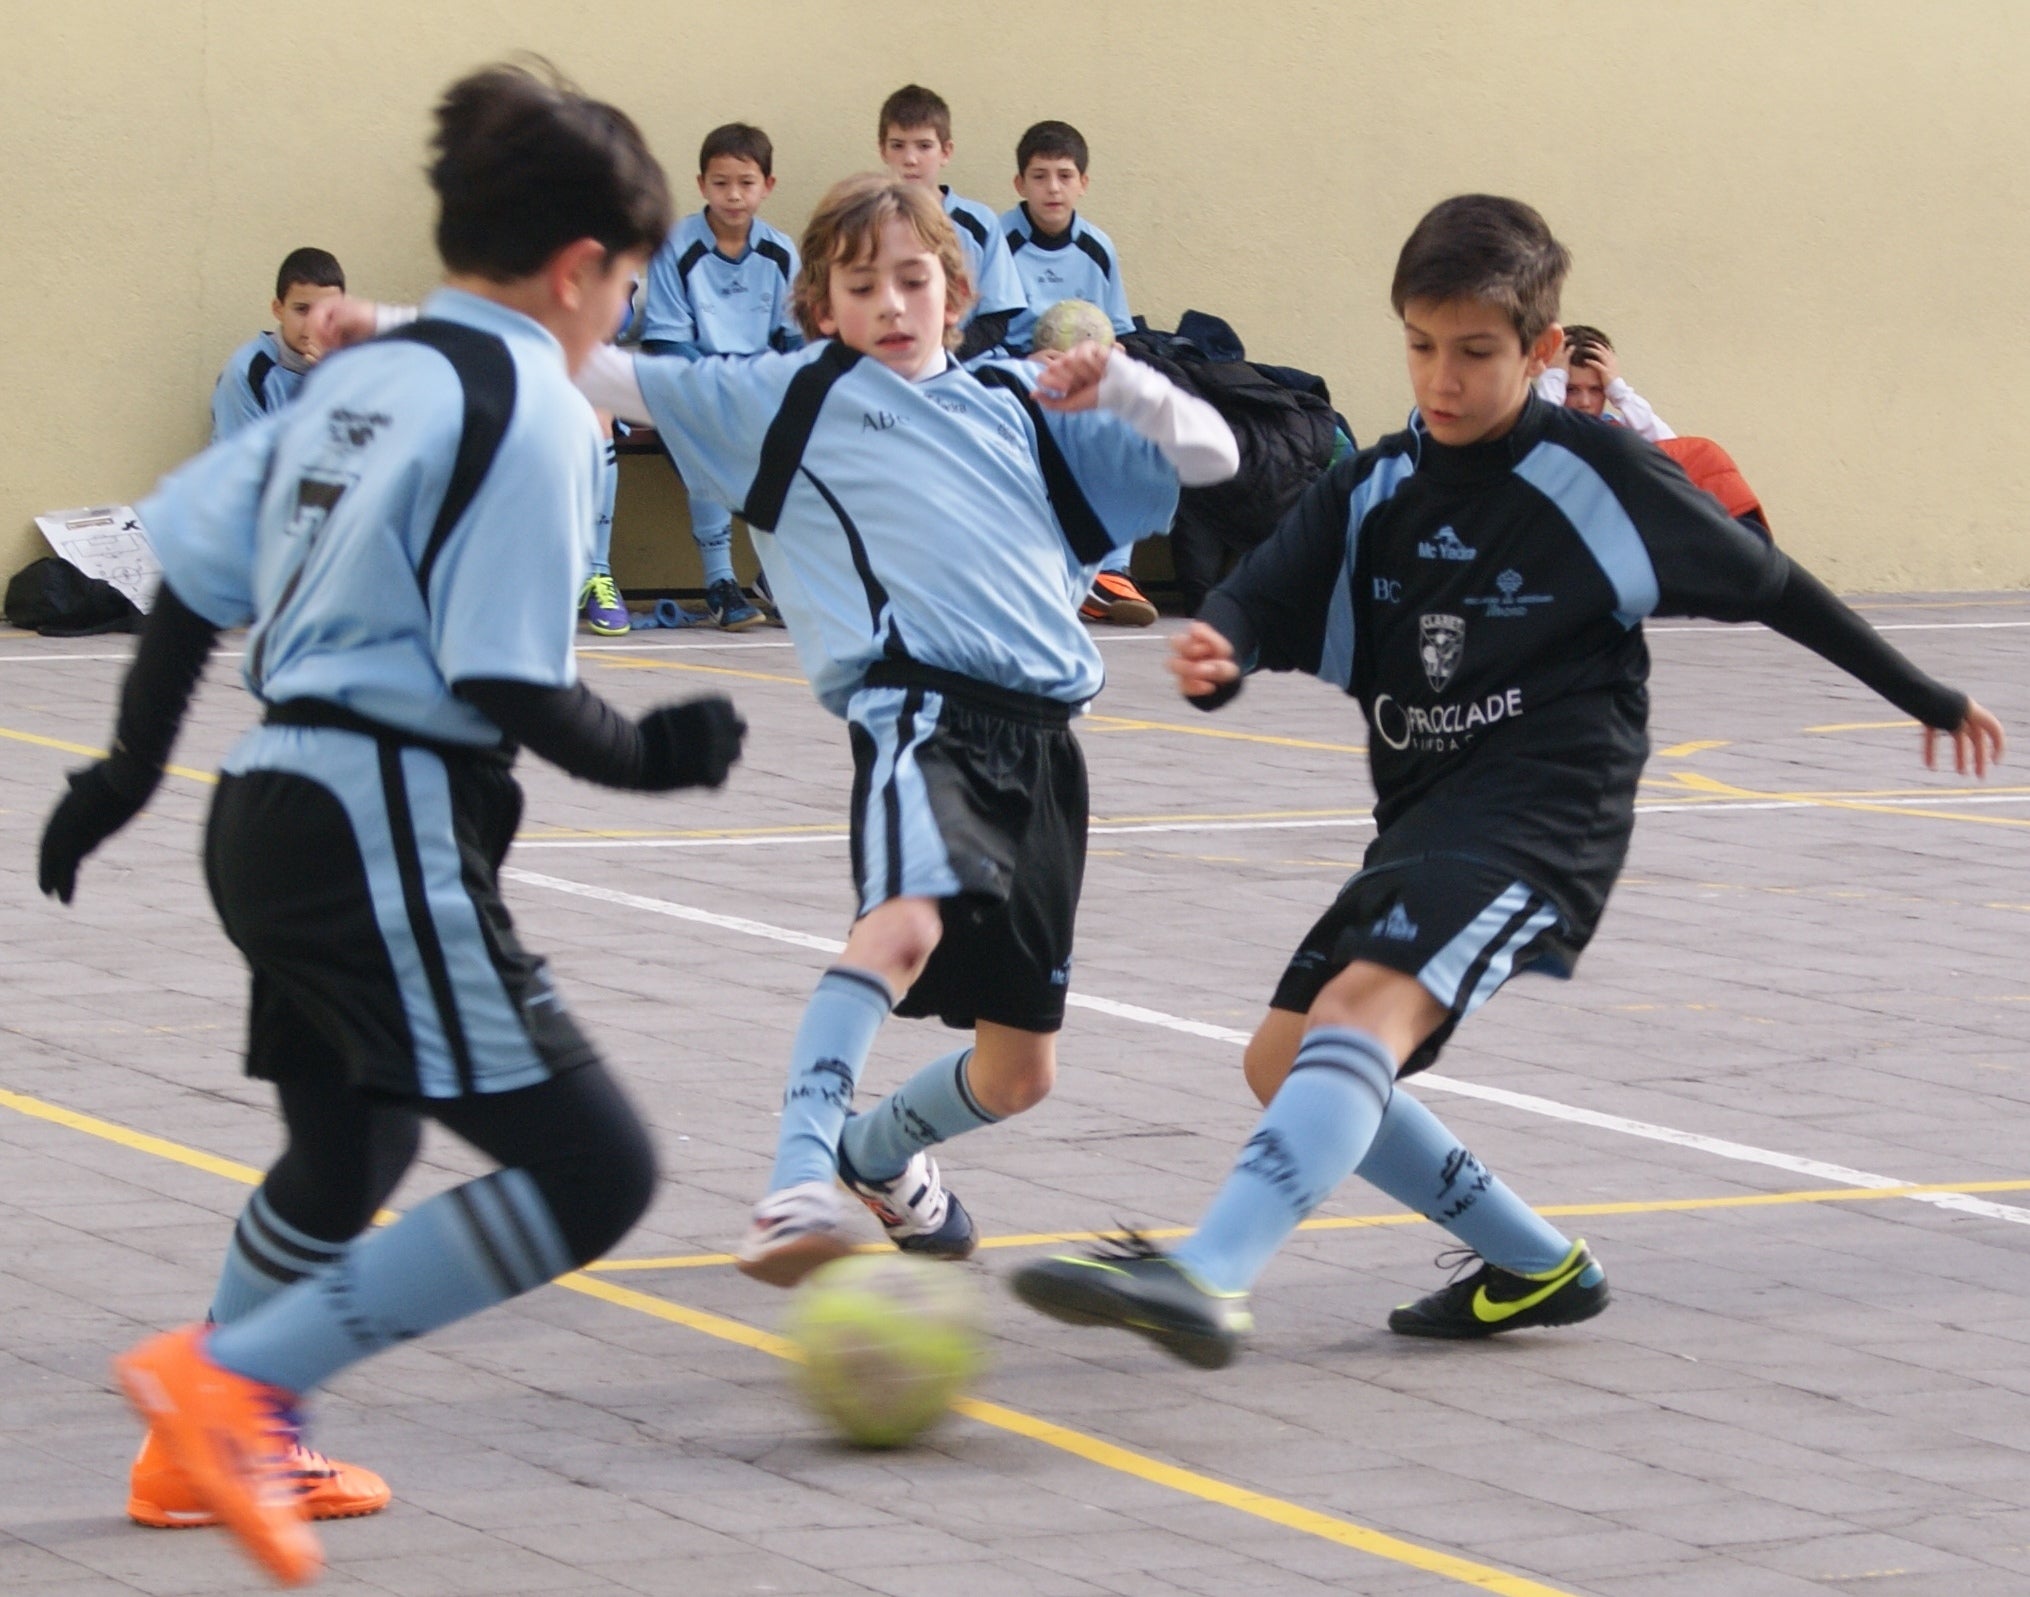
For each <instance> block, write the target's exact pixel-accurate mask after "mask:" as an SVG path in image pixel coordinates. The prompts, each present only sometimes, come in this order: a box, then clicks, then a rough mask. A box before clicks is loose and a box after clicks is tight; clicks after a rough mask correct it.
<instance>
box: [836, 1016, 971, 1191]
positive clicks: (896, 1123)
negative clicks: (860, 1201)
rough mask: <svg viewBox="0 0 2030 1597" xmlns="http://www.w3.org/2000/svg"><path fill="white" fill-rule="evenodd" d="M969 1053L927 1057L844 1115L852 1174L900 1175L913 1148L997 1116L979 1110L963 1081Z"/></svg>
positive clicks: (867, 1176)
mask: <svg viewBox="0 0 2030 1597" xmlns="http://www.w3.org/2000/svg"><path fill="white" fill-rule="evenodd" d="M972 1057H973V1050H972V1049H970V1048H961V1049H959V1050H958V1051H957V1052H956V1053H949V1054H946V1055H945V1056H944V1057H943V1058H942V1059H933V1060H932V1061H931V1062H930V1063H929V1064H927V1065H925V1066H924V1067H923V1069H921V1070H919V1071H918V1072H917V1073H916V1074H915V1075H913V1076H911V1077H910V1078H909V1080H907V1081H905V1082H904V1083H903V1084H902V1085H901V1086H900V1087H897V1088H896V1089H895V1091H893V1092H891V1093H890V1094H889V1095H888V1096H887V1097H886V1098H883V1099H882V1100H881V1101H880V1102H879V1103H878V1104H876V1105H875V1106H874V1107H873V1108H872V1109H870V1110H868V1111H867V1112H866V1113H865V1114H864V1115H855V1116H854V1117H853V1118H852V1119H851V1120H848V1121H847V1122H846V1129H845V1134H844V1137H843V1144H844V1147H845V1150H846V1158H847V1161H848V1162H849V1163H850V1164H851V1165H852V1167H853V1170H854V1173H855V1174H856V1175H859V1176H861V1177H863V1178H864V1179H866V1180H868V1181H887V1180H889V1179H890V1178H891V1177H894V1176H899V1175H901V1174H902V1170H903V1167H904V1166H905V1165H907V1164H908V1163H909V1161H910V1158H911V1157H912V1156H913V1155H914V1154H915V1153H916V1152H917V1150H918V1149H920V1148H928V1147H930V1146H931V1145H932V1144H933V1143H939V1142H949V1141H950V1140H951V1139H952V1138H953V1137H956V1136H960V1135H962V1134H963V1133H965V1132H968V1131H977V1130H979V1128H980V1127H982V1126H991V1125H993V1124H994V1123H995V1121H996V1120H997V1119H998V1118H999V1117H998V1116H996V1115H990V1114H988V1113H987V1111H986V1110H984V1109H982V1108H981V1107H980V1106H979V1104H978V1102H976V1101H975V1099H974V1097H973V1094H972V1091H971V1089H970V1088H969V1087H968V1086H967V1084H966V1065H967V1062H968V1061H969V1060H971V1058H972Z"/></svg>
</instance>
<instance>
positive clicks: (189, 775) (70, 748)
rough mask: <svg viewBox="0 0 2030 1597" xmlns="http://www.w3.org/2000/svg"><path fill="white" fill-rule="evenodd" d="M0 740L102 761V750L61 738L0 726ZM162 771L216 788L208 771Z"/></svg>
mask: <svg viewBox="0 0 2030 1597" xmlns="http://www.w3.org/2000/svg"><path fill="white" fill-rule="evenodd" d="M0 738H12V739H13V740H14V741H15V742H16V743H33V744H34V745H35V746H36V747H37V748H39V749H56V750H58V751H60V752H61V753H64V754H82V755H83V756H84V757H85V758H86V759H88V760H103V759H104V758H105V757H106V751H105V750H104V749H95V748H93V747H92V746H91V745H90V744H89V743H66V742H65V741H64V740H63V739H62V738H46V737H42V736H40V735H39V734H37V733H34V732H16V731H14V730H12V729H11V728H8V727H4V726H0ZM162 769H163V770H164V771H165V772H166V773H168V774H169V775H170V776H180V777H182V778H184V780H186V781H190V782H205V783H209V784H210V785H212V786H214V787H216V786H217V785H218V777H217V776H215V775H214V774H213V773H212V772H210V771H193V770H191V769H190V767H189V766H186V765H165V766H163V767H162Z"/></svg>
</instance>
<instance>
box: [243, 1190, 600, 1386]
mask: <svg viewBox="0 0 2030 1597" xmlns="http://www.w3.org/2000/svg"><path fill="white" fill-rule="evenodd" d="M575 1262H576V1261H575V1260H574V1259H573V1258H572V1256H571V1252H570V1249H569V1248H568V1247H567V1246H566V1245H565V1242H564V1237H563V1234H562V1233H561V1232H560V1231H559V1230H558V1229H557V1223H556V1221H555V1220H554V1219H553V1218H551V1215H550V1208H549V1205H548V1204H547V1203H545V1202H544V1201H543V1195H542V1193H541V1191H539V1190H538V1188H537V1186H536V1183H535V1181H534V1179H533V1178H532V1177H531V1176H530V1175H529V1173H528V1172H527V1171H526V1170H496V1171H495V1172H494V1173H493V1174H492V1175H489V1176H482V1177H480V1178H479V1179H478V1180H477V1181H468V1182H467V1183H466V1184H465V1185H464V1186H462V1187H454V1188H453V1189H452V1190H451V1191H449V1192H444V1193H440V1194H438V1196H436V1197H434V1198H432V1199H430V1200H429V1201H428V1202H427V1203H423V1204H420V1205H418V1206H417V1207H416V1208H415V1209H413V1210H411V1211H410V1212H409V1213H408V1214H406V1215H404V1216H403V1217H402V1218H401V1219H400V1220H397V1221H396V1222H395V1223H394V1224H393V1225H391V1226H389V1227H388V1228H387V1229H386V1230H384V1231H379V1232H376V1233H374V1234H373V1235H371V1236H369V1237H365V1238H362V1239H361V1240H360V1241H358V1242H356V1243H354V1244H353V1245H352V1247H351V1248H350V1249H348V1250H347V1251H346V1252H345V1254H344V1256H343V1257H341V1258H340V1259H338V1260H337V1261H336V1262H335V1263H333V1264H331V1265H330V1266H329V1267H328V1268H326V1269H323V1270H321V1271H320V1272H319V1273H318V1274H316V1275H314V1276H311V1277H308V1278H307V1279H304V1280H300V1281H298V1282H297V1283H296V1284H295V1285H294V1286H292V1287H289V1288H287V1289H285V1290H283V1291H281V1292H279V1293H278V1294H276V1295H275V1296H274V1297H272V1298H270V1299H269V1300H268V1301H267V1302H266V1303H264V1304H263V1305H261V1306H260V1307H259V1308H257V1309H254V1310H253V1311H252V1312H251V1313H248V1314H245V1315H244V1316H243V1317H241V1318H239V1319H236V1320H234V1321H233V1322H232V1323H231V1324H229V1325H221V1326H220V1327H219V1328H218V1329H217V1330H216V1331H214V1332H213V1333H212V1335H211V1340H210V1341H209V1343H208V1344H207V1346H206V1352H207V1354H208V1355H209V1356H210V1357H211V1358H212V1359H214V1360H216V1361H217V1362H218V1363H219V1364H221V1365H223V1366H224V1367H225V1368H227V1369H229V1370H235V1371H237V1372H238V1373H240V1374H241V1375H245V1376H249V1377H251V1378H252V1379H254V1380H257V1381H266V1382H267V1383H268V1384H269V1385H271V1386H279V1387H281V1388H283V1389H284V1390H285V1391H289V1392H299V1393H300V1392H307V1391H309V1390H311V1389H312V1388H313V1387H317V1386H321V1385H322V1384H323V1383H324V1382H325V1381H327V1380H329V1379H330V1378H331V1377H332V1376H333V1375H335V1374H337V1373H338V1372H339V1371H340V1370H342V1369H344V1368H345V1367H346V1366H347V1365H349V1364H356V1363H358V1362H359V1361H360V1360H361V1359H364V1358H369V1357H371V1356H372V1355H373V1354H375V1353H378V1352H380V1351H381V1350H382V1349H383V1348H386V1347H391V1346H393V1345H394V1344H395V1343H397V1342H407V1341H409V1340H411V1339H412V1338H414V1337H418V1336H422V1335H423V1334H424V1333H426V1332H429V1331H434V1330H436V1329H437V1328H438V1327H439V1326H443V1325H449V1324H450V1323H451V1322H452V1321H454V1320H462V1319H464V1318H466V1317H467V1316H468V1315H472V1314H477V1313H478V1312H479V1311H480V1310H481V1309H487V1308H491V1307H493V1305H495V1304H496V1303H505V1302H506V1301H507V1300H508V1299H509V1298H512V1297H517V1296H519V1295H520V1294H521V1293H524V1292H528V1291H531V1290H533V1289H534V1288H536V1287H539V1286H541V1285H542V1284H543V1283H544V1282H546V1281H550V1280H554V1279H555V1278H556V1277H558V1276H560V1275H562V1274H564V1272H565V1271H567V1270H569V1269H570V1268H571V1267H572V1265H573V1264H574V1263H575Z"/></svg>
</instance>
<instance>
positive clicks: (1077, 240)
mask: <svg viewBox="0 0 2030 1597" xmlns="http://www.w3.org/2000/svg"><path fill="white" fill-rule="evenodd" d="M1090 159H1091V155H1090V152H1089V151H1088V149H1087V147H1086V141H1085V136H1084V135H1083V134H1082V133H1080V132H1079V130H1078V129H1077V128H1075V127H1073V126H1072V125H1071V124H1070V123H1069V122H1038V123H1037V124H1036V125H1035V126H1034V127H1032V128H1030V129H1029V130H1028V131H1027V132H1026V133H1024V134H1023V135H1022V138H1021V141H1020V142H1019V143H1018V144H1017V145H1016V146H1015V192H1016V193H1017V194H1018V195H1020V196H1021V201H1020V203H1019V204H1017V205H1016V207H1015V208H1014V209H1013V210H1012V211H1005V212H1003V213H1002V215H1001V219H1000V228H1001V236H1002V237H1003V238H1005V239H1006V240H1007V241H1008V253H1009V255H1010V257H1011V258H1012V259H1013V260H1014V262H1015V270H1016V273H1017V274H1018V275H1019V276H1020V277H1021V279H1022V290H1023V293H1024V294H1025V295H1026V296H1027V298H1028V303H1027V304H1026V305H1025V306H1024V307H1023V308H1022V310H1021V311H1019V312H1017V314H1016V316H1015V319H1014V320H1013V321H1012V322H1010V323H1009V324H1008V347H1009V348H1010V349H1012V350H1015V351H1017V352H1018V353H1020V352H1025V351H1027V350H1028V348H1029V341H1030V339H1031V337H1032V336H1033V335H1034V332H1035V329H1036V318H1037V317H1038V316H1041V315H1042V314H1043V313H1044V312H1045V311H1047V310H1049V309H1050V307H1051V306H1053V305H1055V304H1056V303H1057V302H1058V301H1059V300H1062V299H1082V300H1085V301H1087V302H1089V303H1090V304H1094V305H1097V306H1099V308H1100V309H1101V310H1103V311H1105V312H1106V313H1107V320H1108V321H1110V322H1112V323H1113V325H1114V331H1115V332H1116V333H1132V332H1133V331H1134V330H1135V318H1134V317H1133V316H1132V315H1131V314H1129V311H1128V290H1127V286H1126V285H1125V284H1124V283H1123V282H1122V280H1121V256H1120V252H1119V251H1118V250H1116V249H1115V248H1114V241H1113V240H1112V239H1110V238H1108V237H1107V235H1106V234H1105V233H1102V232H1101V231H1100V230H1099V229H1098V228H1097V227H1095V226H1093V224H1092V223H1091V222H1089V221H1087V220H1086V218H1085V217H1083V216H1081V215H1080V214H1079V210H1078V205H1079V201H1081V200H1082V199H1084V198H1085V195H1086V190H1087V188H1088V187H1090V186H1091V183H1092V178H1091V177H1090V175H1089V174H1088V172H1087V170H1086V167H1087V163H1088V161H1089V160H1090Z"/></svg>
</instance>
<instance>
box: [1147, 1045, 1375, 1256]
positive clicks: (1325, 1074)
mask: <svg viewBox="0 0 2030 1597" xmlns="http://www.w3.org/2000/svg"><path fill="white" fill-rule="evenodd" d="M1395 1080H1396V1061H1395V1058H1394V1056H1393V1055H1391V1054H1390V1052H1389V1051H1388V1049H1387V1048H1385V1047H1383V1046H1382V1044H1381V1043H1380V1042H1378V1041H1377V1040H1376V1039H1375V1038H1373V1037H1371V1036H1369V1035H1368V1034H1367V1033H1366V1032H1363V1031H1355V1030H1353V1029H1352V1028H1350V1027H1344V1026H1320V1027H1318V1028H1317V1029H1315V1030H1313V1031H1311V1032H1308V1033H1306V1035H1305V1038H1304V1044H1303V1046H1302V1047H1301V1048H1299V1049H1298V1050H1297V1061H1296V1063H1295V1064H1294V1065H1292V1066H1291V1067H1290V1074H1289V1076H1288V1077H1287V1078H1286V1079H1285V1080H1284V1082H1283V1085H1282V1086H1281V1087H1280V1088H1279V1089H1278V1090H1277V1092H1276V1096H1275V1097H1274V1098H1273V1099H1271V1100H1270V1101H1269V1107H1268V1108H1267V1109H1265V1110H1263V1111H1262V1118H1261V1120H1260V1121H1259V1122H1257V1124H1256V1127H1255V1134H1254V1135H1253V1136H1252V1137H1250V1138H1249V1139H1248V1144H1247V1146H1246V1147H1245V1148H1243V1149H1242V1150H1241V1156H1240V1159H1239V1161H1238V1162H1237V1163H1236V1164H1235V1165H1234V1168H1233V1173H1232V1174H1231V1175H1229V1176H1228V1177H1227V1179H1226V1185H1224V1186H1223V1187H1221V1188H1220V1189H1219V1195H1218V1196H1217V1197H1215V1198H1214V1199H1213V1200H1212V1207H1211V1208H1209V1209H1207V1210H1206V1212H1205V1218H1204V1219H1203V1220H1201V1221H1200V1222H1199V1225H1198V1230H1197V1231H1196V1232H1194V1233H1193V1234H1192V1235H1191V1236H1190V1237H1189V1238H1188V1239H1186V1241H1185V1242H1184V1243H1183V1244H1181V1245H1180V1246H1179V1247H1178V1248H1177V1249H1176V1251H1175V1252H1174V1254H1173V1255H1172V1256H1173V1257H1174V1258H1175V1259H1176V1260H1177V1262H1178V1263H1179V1264H1181V1265H1183V1266H1184V1268H1185V1269H1186V1270H1188V1271H1190V1272H1191V1274H1192V1275H1194V1276H1196V1277H1197V1278H1198V1279H1199V1280H1200V1281H1202V1282H1204V1283H1205V1285H1207V1286H1209V1287H1211V1288H1212V1289H1213V1290H1214V1291H1218V1292H1245V1291H1246V1290H1247V1289H1248V1287H1249V1286H1250V1285H1252V1284H1253V1282H1254V1279H1255V1277H1256V1276H1258V1275H1260V1274H1261V1272H1262V1269H1263V1267H1264V1266H1265V1265H1267V1264H1268V1262H1269V1260H1270V1259H1271V1258H1273V1257H1274V1256H1275V1252H1276V1250H1277V1249H1278V1248H1280V1247H1281V1246H1282V1245H1283V1242H1284V1239H1285V1238H1287V1237H1288V1236H1289V1235H1290V1233H1291V1232H1292V1231H1294V1230H1295V1229H1296V1228H1297V1222H1298V1221H1299V1220H1302V1219H1303V1218H1304V1217H1305V1216H1306V1215H1307V1214H1309V1213H1310V1212H1311V1211H1312V1210H1313V1209H1315V1208H1316V1207H1317V1206H1318V1205H1319V1204H1320V1203H1321V1202H1323V1201H1324V1199H1325V1197H1326V1196H1327V1194H1329V1193H1330V1192H1331V1191H1332V1189H1333V1188H1334V1187H1336V1186H1338V1185H1339V1183H1340V1182H1342V1181H1344V1180H1345V1179H1346V1178H1347V1177H1348V1176H1349V1175H1351V1174H1352V1173H1353V1170H1354V1167H1355V1166H1356V1165H1358V1164H1359V1163H1360V1161H1361V1159H1362V1157H1363V1156H1364V1155H1365V1154H1366V1153H1367V1151H1368V1146H1369V1144H1371V1143H1372V1142H1373V1141H1374V1137H1375V1132H1376V1131H1377V1130H1378V1129H1379V1128H1380V1126H1381V1122H1382V1111H1383V1110H1384V1109H1385V1108H1386V1107H1387V1105H1388V1102H1389V1097H1390V1095H1391V1094H1392V1093H1393V1092H1394V1090H1395Z"/></svg>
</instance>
